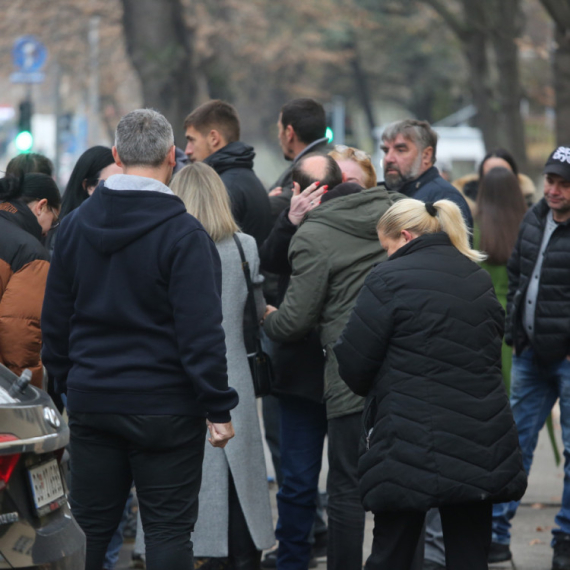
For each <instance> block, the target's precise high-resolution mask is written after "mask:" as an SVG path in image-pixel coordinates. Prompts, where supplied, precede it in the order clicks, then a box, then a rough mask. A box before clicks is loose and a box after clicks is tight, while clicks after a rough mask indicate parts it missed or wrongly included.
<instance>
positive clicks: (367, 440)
mask: <svg viewBox="0 0 570 570" xmlns="http://www.w3.org/2000/svg"><path fill="white" fill-rule="evenodd" d="M373 431H374V428H373V427H372V428H370V429H369V430H368V435H367V436H366V451H368V450H369V449H370V438H371V437H372V432H373Z"/></svg>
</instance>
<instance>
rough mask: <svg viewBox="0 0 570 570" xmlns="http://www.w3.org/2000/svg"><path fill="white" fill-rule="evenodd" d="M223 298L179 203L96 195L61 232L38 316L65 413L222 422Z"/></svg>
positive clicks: (215, 271)
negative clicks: (64, 395)
mask: <svg viewBox="0 0 570 570" xmlns="http://www.w3.org/2000/svg"><path fill="white" fill-rule="evenodd" d="M113 178H114V177H111V179H110V180H112V179H113ZM125 178H126V177H125ZM132 178H133V179H135V178H139V177H136V176H133V177H132ZM107 183H109V181H107ZM220 289H221V268H220V260H219V256H218V253H217V250H216V247H215V245H214V244H213V242H212V240H211V239H210V237H209V236H208V234H207V233H206V231H205V230H204V228H203V227H202V226H201V225H200V223H199V222H198V221H197V220H196V219H195V218H193V217H192V216H191V215H190V214H188V213H186V208H185V207H184V204H183V203H182V201H181V200H180V199H179V198H178V197H176V196H174V195H173V194H166V193H163V192H157V191H150V190H132V191H131V190H110V189H108V188H106V187H104V186H102V185H101V186H99V188H97V189H96V190H95V192H94V193H93V195H92V196H91V198H90V199H89V200H87V201H86V202H84V203H83V204H82V205H81V206H80V207H79V208H78V209H77V210H74V211H73V212H72V213H71V214H69V215H68V216H67V217H66V218H65V219H64V220H63V222H62V224H61V228H60V231H59V236H58V242H57V247H56V248H55V251H54V255H53V259H52V264H51V268H50V272H49V276H48V281H47V289H46V296H45V302H44V308H43V313H42V327H43V330H44V331H45V332H44V348H43V358H44V362H45V365H46V367H47V368H48V371H49V372H50V373H51V374H53V376H54V377H55V379H56V383H57V386H58V388H59V389H60V391H62V390H63V391H66V392H67V398H68V408H69V410H70V411H71V412H87V413H114V414H140V415H156V414H166V415H194V416H207V417H209V419H210V420H211V421H213V422H227V421H229V419H230V414H229V410H230V409H232V408H234V407H235V406H236V405H237V401H238V397H237V394H236V392H235V391H234V390H233V389H232V388H228V379H227V370H226V357H225V354H226V347H225V340H224V331H223V329H222V310H221V298H220Z"/></svg>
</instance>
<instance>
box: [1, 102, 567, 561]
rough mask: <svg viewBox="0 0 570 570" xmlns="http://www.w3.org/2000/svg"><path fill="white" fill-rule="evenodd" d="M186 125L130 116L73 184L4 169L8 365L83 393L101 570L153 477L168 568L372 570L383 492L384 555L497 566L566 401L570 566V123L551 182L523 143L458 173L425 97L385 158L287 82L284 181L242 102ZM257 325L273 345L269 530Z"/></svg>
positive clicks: (560, 521)
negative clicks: (261, 147)
mask: <svg viewBox="0 0 570 570" xmlns="http://www.w3.org/2000/svg"><path fill="white" fill-rule="evenodd" d="M175 127H177V128H178V127H179V125H175ZM180 127H182V128H183V129H184V130H185V136H186V140H187V146H186V148H185V149H184V153H182V152H181V151H180V149H177V148H176V147H175V145H174V135H173V128H172V126H171V125H170V124H169V123H168V121H167V120H166V119H165V118H164V117H163V116H162V115H161V114H160V113H158V112H157V111H154V110H150V109H139V110H135V111H132V112H130V113H128V114H127V115H125V116H124V117H123V118H122V119H121V120H120V122H119V124H118V126H117V129H116V134H115V141H114V146H113V147H112V148H107V147H103V146H96V147H93V148H90V149H88V150H87V151H86V152H85V153H84V154H83V155H82V156H81V157H80V159H79V160H78V162H77V164H76V166H75V168H74V170H73V173H72V174H71V177H70V179H69V182H68V184H67V187H66V189H65V192H64V193H63V197H61V196H60V193H59V190H58V188H57V186H56V184H55V182H54V181H53V178H52V175H53V167H52V166H51V164H50V162H49V161H48V160H47V159H46V158H45V157H42V156H41V155H36V154H24V155H20V156H18V157H17V158H15V159H13V160H12V161H11V162H10V164H9V165H8V168H7V172H6V176H5V177H4V178H2V179H1V180H0V236H1V237H0V362H1V363H2V364H4V365H5V366H7V367H9V368H10V369H12V370H13V371H14V372H16V373H17V374H19V373H21V372H22V371H23V370H24V369H25V368H29V369H30V370H31V371H32V373H33V382H34V384H35V385H36V386H38V387H43V388H45V389H46V390H48V391H49V392H50V394H51V395H52V397H53V398H54V401H56V403H57V404H58V405H59V406H60V408H61V409H62V410H63V408H65V409H66V411H67V415H68V420H69V426H70V431H71V441H70V457H71V477H70V504H71V507H72V512H73V515H74V517H75V518H76V519H77V521H78V523H79V525H80V526H81V528H82V529H83V531H84V532H85V534H86V539H87V548H86V553H87V554H86V566H85V568H86V570H101V569H102V568H104V569H107V570H112V568H113V567H114V565H115V564H116V562H117V556H118V551H119V549H120V546H121V543H122V529H123V527H124V521H125V518H126V515H127V513H128V511H129V505H130V499H131V497H132V488H133V485H134V488H135V489H136V496H137V499H138V504H139V516H140V518H139V523H140V524H139V533H138V535H139V536H138V540H137V543H140V542H142V541H143V540H142V539H143V537H144V546H142V547H141V548H140V552H139V553H138V556H139V557H141V559H142V560H144V561H145V563H146V567H147V568H148V569H149V570H158V569H161V570H162V569H164V568H168V569H172V570H177V569H180V570H182V569H184V570H190V569H194V568H200V569H201V570H224V569H227V570H230V569H233V570H259V569H260V568H278V569H279V570H306V569H307V568H312V567H315V566H316V561H315V560H316V557H317V556H320V555H326V558H327V567H328V568H329V570H360V569H361V568H362V567H363V562H364V561H363V541H364V522H365V511H371V512H372V513H373V514H374V534H373V546H372V552H371V554H370V556H369V557H368V559H367V560H366V562H365V568H367V569H368V570H395V569H396V570H441V569H444V568H447V570H483V569H486V568H487V567H488V562H497V561H503V560H510V559H511V557H512V553H511V550H510V547H509V542H510V521H511V519H512V518H513V517H514V515H515V513H516V509H517V506H518V504H519V503H518V501H520V499H521V498H522V496H523V494H524V492H525V490H526V485H527V475H528V473H529V471H530V468H531V463H532V457H533V452H534V449H535V447H536V444H537V438H538V432H539V431H540V429H541V428H542V426H543V425H544V424H545V422H546V420H547V417H548V416H549V414H550V412H551V410H552V408H553V406H554V404H555V402H556V400H557V399H560V408H561V424H562V432H563V440H564V445H565V459H566V463H565V467H564V469H565V489H564V494H563V499H562V508H561V510H560V513H559V514H558V516H557V517H556V527H555V528H554V529H553V539H552V546H553V548H554V555H553V563H552V564H553V565H552V568H553V570H570V423H569V420H568V418H569V417H570V414H569V406H570V396H569V394H570V392H569V388H570V148H566V147H558V148H557V149H555V150H554V152H553V153H552V154H551V155H550V157H549V159H548V161H547V163H546V165H545V168H544V175H545V179H544V196H543V197H542V198H540V199H539V200H538V201H537V203H536V204H534V201H535V195H534V194H535V193H534V192H533V191H530V192H529V190H528V188H529V185H530V186H532V183H531V182H530V181H529V179H528V178H526V177H524V176H523V175H521V174H520V173H519V172H518V169H517V165H516V163H515V161H514V160H513V158H512V157H511V155H510V154H509V153H508V152H507V151H505V150H503V149H497V150H494V151H493V152H490V153H489V154H488V155H487V156H486V157H485V159H484V160H483V161H482V163H481V165H480V169H479V172H478V174H476V175H473V176H471V177H467V178H464V179H460V180H458V181H456V182H455V183H454V184H451V183H450V182H449V181H447V180H445V179H444V178H443V177H442V176H441V174H440V171H439V170H438V168H437V167H436V160H437V134H436V133H435V131H434V130H433V129H432V128H431V127H430V125H429V124H428V123H427V122H425V121H418V120H413V119H407V120H403V121H398V122H396V123H393V124H391V125H389V126H387V127H386V128H385V129H384V131H383V135H382V143H381V149H382V151H383V154H384V158H383V170H384V173H383V174H384V176H383V178H384V181H383V182H382V183H379V182H378V181H377V175H376V171H375V169H374V166H373V163H372V160H371V158H370V156H369V155H368V154H367V153H365V152H364V151H362V150H359V149H356V148H352V147H348V146H345V145H336V146H331V145H330V144H329V142H328V140H327V138H326V137H325V130H326V116H325V111H324V109H323V107H322V105H321V104H320V103H319V102H317V101H315V100H313V99H294V100H292V101H289V102H287V103H286V104H285V105H283V107H282V109H281V112H280V114H279V117H278V120H277V127H278V136H279V143H280V146H281V149H282V151H283V155H284V157H285V158H286V159H287V160H288V161H290V162H291V165H290V167H289V168H288V169H287V170H286V171H285V172H284V173H283V174H282V175H281V176H280V177H279V179H278V180H277V181H276V182H275V184H273V185H272V186H271V187H270V188H268V189H266V188H265V187H264V185H263V184H262V182H261V181H260V180H259V178H258V177H257V176H256V174H255V173H254V171H253V164H254V157H255V152H254V149H253V148H252V147H251V146H249V145H247V144H246V143H244V142H243V141H242V140H241V137H240V120H239V117H238V114H237V112H236V110H235V108H234V107H233V106H232V105H230V104H228V103H226V102H223V101H219V100H216V101H210V102H208V103H205V104H203V105H201V106H200V107H198V108H197V109H195V110H194V111H192V112H191V113H190V114H189V115H188V117H187V118H186V120H185V122H184V125H180ZM249 309H251V311H252V312H253V313H255V316H254V318H253V319H248V318H247V317H248V314H249V312H250V311H249ZM505 311H506V320H505ZM251 321H254V322H251ZM247 330H253V334H254V335H258V338H259V339H260V343H259V344H260V346H261V347H262V348H263V352H264V354H266V355H268V357H269V360H270V362H271V368H270V371H271V374H270V376H271V393H270V394H269V395H264V396H263V398H262V408H263V413H262V421H263V424H264V430H263V432H264V435H265V438H266V441H267V444H268V447H269V449H270V452H271V459H272V462H273V465H274V468H275V474H276V479H277V484H278V492H277V507H278V521H277V526H276V528H274V527H273V522H272V513H271V507H270V500H269V487H268V483H267V473H266V466H265V465H266V464H265V457H264V451H263V440H262V437H263V436H262V430H261V426H260V419H259V417H258V406H257V400H256V392H255V389H254V382H253V377H252V372H255V366H256V363H257V364H258V363H259V359H257V358H256V357H257V356H259V355H258V354H255V353H253V354H252V353H251V352H250V353H248V350H246V343H245V333H244V331H246V332H247ZM254 376H255V374H254ZM509 395H510V399H509ZM325 440H326V441H327V445H328V448H327V454H328V465H329V470H328V476H327V488H326V493H322V492H320V491H319V487H318V482H319V475H320V472H321V462H322V455H323V448H324V444H325ZM207 442H209V443H207ZM325 513H326V515H325ZM276 542H277V546H276V547H274V545H275V543H276ZM263 551H266V554H265V556H264V557H263V558H262V553H263Z"/></svg>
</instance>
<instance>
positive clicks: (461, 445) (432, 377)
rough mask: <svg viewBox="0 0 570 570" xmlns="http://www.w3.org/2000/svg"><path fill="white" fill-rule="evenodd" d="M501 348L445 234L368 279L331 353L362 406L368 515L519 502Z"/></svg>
mask: <svg viewBox="0 0 570 570" xmlns="http://www.w3.org/2000/svg"><path fill="white" fill-rule="evenodd" d="M502 337H503V309H502V307H501V305H500V304H499V302H498V301H497V297H496V296H495V293H494V290H493V284H492V282H491V278H490V277H489V274H488V273H487V272H486V271H485V270H484V269H482V268H481V267H479V266H478V265H477V264H476V263H474V262H473V261H471V260H470V259H468V258H467V257H465V256H464V255H462V254H461V253H460V252H459V250H457V249H456V248H455V247H454V246H453V245H452V244H451V241H450V240H449V236H448V235H447V234H445V233H443V232H442V233H436V234H427V235H423V236H421V237H419V238H416V239H414V240H412V241H411V242H409V243H407V244H406V245H405V246H404V247H402V248H400V249H399V250H398V251H396V253H394V254H393V255H392V256H391V257H390V259H389V260H388V261H387V262H385V263H381V264H380V265H378V266H377V267H376V268H375V269H374V270H373V271H372V272H371V273H370V275H369V276H368V278H367V279H366V283H365V285H364V287H363V288H362V292H361V293H360V295H359V297H358V301H357V302H356V307H355V309H354V312H353V313H352V315H351V316H350V320H349V322H348V324H347V326H346V328H345V330H344V331H343V333H342V336H341V338H340V340H339V341H338V343H337V345H336V346H335V349H334V350H335V353H336V356H337V358H338V363H339V369H340V373H341V375H342V378H343V379H344V380H345V381H346V383H347V384H348V385H349V386H350V387H351V388H352V389H353V390H354V391H355V392H356V393H357V394H360V395H361V396H367V401H366V409H365V412H364V414H363V430H362V438H361V445H360V453H359V455H360V459H359V462H358V475H359V479H360V492H361V496H362V501H363V505H364V507H365V508H366V510H371V511H373V512H379V511H406V510H418V511H426V510H427V509H429V508H432V507H438V506H441V505H452V504H459V503H468V502H477V501H493V502H503V501H510V500H518V499H520V498H521V497H522V495H523V493H524V491H525V489H526V473H525V470H524V468H523V464H522V454H521V450H520V447H519V442H518V434H517V429H516V426H515V422H514V420H513V415H512V413H511V409H510V406H509V400H508V397H507V394H506V392H505V388H504V386H503V380H502V375H501V344H502Z"/></svg>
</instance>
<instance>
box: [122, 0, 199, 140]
mask: <svg viewBox="0 0 570 570" xmlns="http://www.w3.org/2000/svg"><path fill="white" fill-rule="evenodd" d="M121 1H122V4H123V9H124V12H123V27H124V32H125V39H126V44H127V52H128V54H129V56H130V58H131V61H132V63H133V66H134V68H135V69H136V71H137V74H138V75H139V78H140V81H141V89H142V95H143V102H144V105H145V106H147V107H153V108H155V109H157V110H159V111H160V112H161V113H163V114H164V116H165V117H166V118H167V119H168V120H169V121H170V123H171V124H172V126H173V128H174V133H175V139H176V143H177V144H178V145H179V146H182V145H183V141H184V133H183V129H182V125H183V122H184V117H185V116H186V115H187V114H188V113H189V112H190V111H192V109H193V107H194V105H195V103H196V90H197V84H196V68H195V61H194V47H193V31H192V30H191V29H190V28H189V27H188V26H186V24H185V19H184V10H183V7H182V5H181V2H180V0H121Z"/></svg>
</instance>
